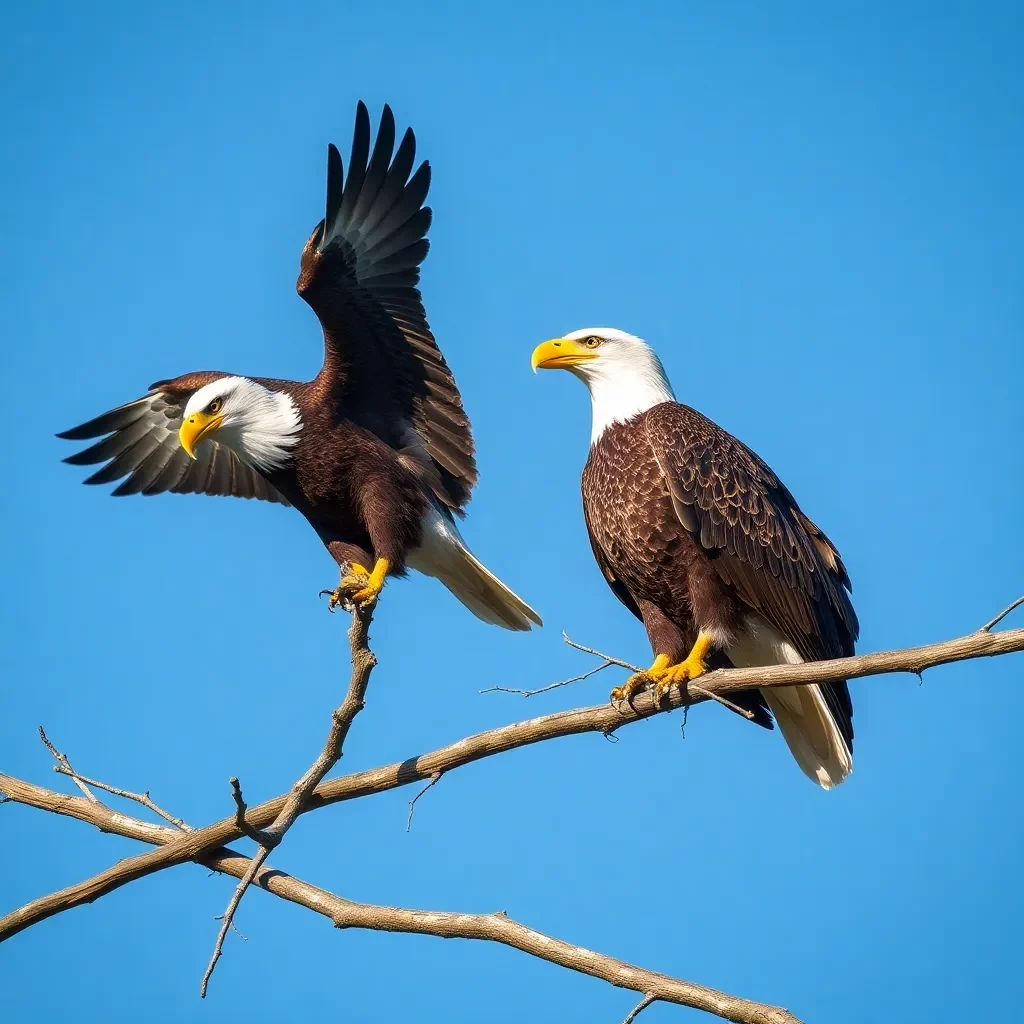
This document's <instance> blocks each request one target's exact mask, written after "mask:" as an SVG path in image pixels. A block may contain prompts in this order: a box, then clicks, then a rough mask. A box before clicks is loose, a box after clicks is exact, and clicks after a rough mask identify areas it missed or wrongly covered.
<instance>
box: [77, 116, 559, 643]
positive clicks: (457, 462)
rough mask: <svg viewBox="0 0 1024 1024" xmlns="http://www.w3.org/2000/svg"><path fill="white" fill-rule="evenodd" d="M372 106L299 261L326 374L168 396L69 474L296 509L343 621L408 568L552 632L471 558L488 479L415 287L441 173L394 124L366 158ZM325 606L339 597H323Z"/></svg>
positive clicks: (337, 163) (220, 378) (184, 382)
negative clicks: (473, 500)
mask: <svg viewBox="0 0 1024 1024" xmlns="http://www.w3.org/2000/svg"><path fill="white" fill-rule="evenodd" d="M370 138H371V131H370V118H369V114H368V113H367V110H366V107H365V106H364V105H363V104H362V103H360V104H359V106H358V108H357V112H356V121H355V134H354V139H353V143H352V156H351V159H350V162H349V171H348V177H347V178H346V177H345V176H344V173H343V169H342V160H341V156H340V154H339V153H338V150H337V149H336V148H335V147H334V146H333V145H332V146H330V147H329V148H328V153H327V212H326V216H325V217H324V219H323V220H322V221H321V222H320V223H319V224H318V225H317V226H316V227H315V228H314V229H313V233H312V235H311V236H310V237H309V240H308V241H307V242H306V245H305V248H304V249H303V252H302V259H301V267H300V272H299V278H298V285H297V287H298V292H299V294H300V295H301V296H302V298H303V299H305V300H306V302H308V303H309V305H310V306H311V307H312V308H313V311H314V312H315V313H316V315H317V317H318V319H319V320H320V324H321V326H322V328H323V335H324V362H323V367H322V368H321V370H320V372H319V373H318V374H317V375H316V377H315V378H314V379H313V380H311V381H308V382H304V383H300V382H297V381H289V380H276V379H273V378H267V377H243V376H239V375H237V374H230V373H223V372H219V371H199V372H195V373H186V374H184V375H183V376H180V377H174V378H172V379H169V380H161V381H157V383H155V384H153V385H151V387H150V389H149V392H148V393H147V394H145V395H143V396H142V397H141V398H138V399H136V400H135V401H134V402H129V403H128V404H127V405H122V406H120V407H119V408H117V409H113V410H112V411H110V412H106V413H104V414H103V415H101V416H98V417H96V418H95V419H93V420H90V421H89V422H88V423H84V424H82V425H81V426H79V427H75V428H73V429H72V430H68V431H65V432H64V433H62V434H59V435H58V436H59V437H62V438H66V439H67V440H72V441H79V440H83V439H86V438H97V437H102V438H103V440H101V441H99V442H98V443H96V444H93V445H91V446H90V447H88V448H86V449H85V450H84V451H80V452H78V453H77V454H75V455H72V456H71V457H70V458H67V459H65V460H64V461H65V462H69V463H71V464H72V465H76V466H81V465H93V464H97V463H105V465H104V466H103V467H102V468H101V469H100V470H99V471H98V472H96V473H94V474H93V475H92V476H90V477H89V478H88V479H87V480H86V481H85V483H87V484H102V483H109V482H112V481H114V480H119V479H121V478H122V477H127V479H125V480H124V482H123V483H121V484H120V485H119V486H118V487H117V488H116V489H115V490H114V492H113V493H114V494H117V495H123V494H157V493H159V492H162V491H171V492H174V493H202V494H224V495H233V496H235V497H239V498H260V499H262V500H264V501H274V502H280V503H282V504H285V505H293V506H294V507H295V508H296V509H298V511H299V512H301V513H302V515H303V516H305V517H306V519H307V520H308V522H309V523H310V525H311V526H312V527H313V529H314V530H315V531H316V532H317V534H318V535H319V537H320V539H321V541H323V543H324V544H325V545H326V547H327V549H328V551H329V552H330V554H331V555H332V556H333V557H334V559H335V561H336V562H337V563H338V566H339V567H340V569H341V574H342V579H341V583H340V585H339V586H338V587H337V589H335V590H334V591H333V592H331V600H330V606H331V609H332V610H333V609H334V608H335V607H336V606H337V605H339V604H352V603H354V604H358V605H360V606H364V607H365V606H368V605H370V604H372V603H373V602H375V601H376V600H377V597H378V595H379V594H380V591H381V588H382V587H383V585H384V581H385V579H386V578H387V577H390V576H399V575H403V574H404V572H405V570H406V567H407V566H408V567H411V568H414V569H417V570H419V571H420V572H423V573H426V574H427V575H430V576H435V577H437V578H438V579H440V581H441V582H442V583H443V584H444V585H445V586H446V587H447V588H448V589H449V590H450V591H451V592H452V593H453V594H454V595H455V596H456V597H457V598H458V599H459V601H461V602H462V603H463V604H464V605H465V606H466V607H467V608H468V609H469V610H470V611H471V612H473V613H474V614H475V615H476V616H478V617H479V618H481V619H483V620H484V621H485V622H489V623H493V624H495V625H498V626H503V627H505V628H506V629H514V630H527V629H530V628H531V626H532V625H533V624H537V625H539V624H540V618H539V617H538V616H537V613H536V612H535V611H533V609H532V608H530V607H529V606H528V605H526V604H525V603H524V602H523V601H521V600H520V599H519V598H518V597H517V596H516V595H515V594H513V593H512V591H511V590H509V589H508V588H507V587H506V586H505V585H504V584H503V583H501V582H500V580H498V579H497V578H496V577H495V576H494V575H492V574H491V573H490V572H489V571H488V570H487V569H486V568H484V566H483V565H482V564H481V563H480V562H479V561H478V560H477V559H476V558H475V557H474V556H473V555H472V554H471V553H470V551H469V549H468V548H467V547H466V545H465V543H464V542H463V540H462V537H461V536H460V534H459V531H458V529H457V528H456V525H455V518H454V517H455V516H460V515H462V514H463V512H462V510H463V507H464V506H465V504H466V503H467V502H468V501H469V497H470V492H471V491H472V489H473V486H474V484H475V483H476V479H477V470H476V463H475V461H474V457H473V437H472V434H471V431H470V424H469V419H468V418H467V416H466V413H465V412H464V411H463V408H462V398H461V396H460V395H459V390H458V388H457V387H456V385H455V379H454V377H453V376H452V373H451V370H449V369H448V365H447V363H446V362H445V359H444V356H442V355H441V352H440V350H439V349H438V347H437V343H436V342H435V341H434V336H433V334H432V333H431V331H430V328H429V326H428V325H427V320H426V314H425V312H424V309H423V303H422V300H421V298H420V292H419V289H418V287H417V285H418V283H419V276H420V271H419V267H420V264H421V263H422V262H423V259H424V257H425V256H426V254H427V246H428V243H427V239H426V237H425V235H426V232H427V229H428V227H429V225H430V219H431V212H430V209H429V208H428V207H425V206H424V205H423V202H424V200H425V198H426V195H427V189H428V187H429V184H430V167H429V165H428V164H427V163H425V162H424V163H422V164H421V165H420V166H419V168H418V169H417V170H416V171H415V173H412V174H410V172H412V169H413V164H414V159H415V152H416V140H415V136H414V135H413V132H412V130H411V129H409V130H408V131H406V133H405V135H404V137H403V138H402V140H401V142H400V143H399V145H398V148H397V150H395V119H394V116H393V115H392V113H391V110H390V108H389V107H387V106H385V107H384V112H383V115H382V116H381V120H380V125H379V128H378V131H377V138H376V143H375V144H374V146H373V150H372V153H371V151H370ZM325 593H327V592H326V591H325Z"/></svg>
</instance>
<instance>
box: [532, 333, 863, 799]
mask: <svg viewBox="0 0 1024 1024" xmlns="http://www.w3.org/2000/svg"><path fill="white" fill-rule="evenodd" d="M533 367H534V369H535V370H536V369H565V370H569V371H570V372H571V373H573V374H575V375H576V376H577V377H579V378H580V379H581V380H582V381H583V382H584V383H585V384H586V385H587V388H588V389H589V391H590V397H591V403H592V406H593V430H592V434H591V447H590V457H589V458H588V459H587V464H586V467H585V468H584V470H583V508H584V515H585V518H586V523H587V530H588V531H589V534H590V542H591V546H592V547H593V551H594V556H595V558H596V559H597V563H598V565H599V567H600V569H601V572H602V573H603V574H604V577H605V579H606V580H607V581H608V583H609V585H610V586H611V588H612V590H613V592H614V593H615V595H616V597H618V598H619V600H620V601H621V602H622V603H623V604H624V605H625V606H626V607H627V608H628V609H629V610H630V611H631V612H632V613H633V614H634V615H635V616H637V618H639V619H642V620H643V623H644V626H645V627H646V630H647V635H648V638H649V639H650V642H651V647H652V648H653V650H654V654H655V660H654V664H653V665H651V667H650V668H649V669H648V670H647V671H646V672H643V673H638V674H637V675H635V676H633V677H631V678H630V679H629V680H627V682H626V685H625V686H623V687H620V688H617V689H616V690H614V691H612V698H613V699H623V698H625V699H629V698H630V697H631V696H632V694H633V693H635V692H636V691H637V689H639V688H641V687H644V686H647V685H649V684H651V683H653V684H654V686H655V689H656V693H657V695H658V696H659V697H660V696H661V695H663V694H664V693H666V692H667V691H668V689H669V688H670V687H671V686H672V685H673V684H676V683H680V684H684V685H685V683H686V681H687V680H690V679H696V678H698V677H699V676H700V675H702V674H703V673H704V672H706V671H708V670H709V669H712V668H724V667H729V666H736V667H746V666H752V665H774V664H795V663H799V662H802V661H818V660H822V659H827V658H841V657H845V656H848V655H852V654H853V646H854V642H855V641H856V639H857V633H858V625H857V616H856V614H855V613H854V610H853V605H852V604H851V602H850V595H849V592H850V590H851V587H850V578H849V576H848V575H847V572H846V567H845V566H844V565H843V561H842V559H841V558H840V557H839V552H838V551H837V550H836V548H835V546H834V545H833V544H832V542H831V541H830V540H829V539H828V537H826V536H825V534H824V533H822V531H821V530H820V529H818V527H817V526H815V525H814V523H813V522H811V520H810V519H808V517H807V516H806V515H804V513H803V512H802V511H801V510H800V506H799V505H798V504H797V503H796V499H795V498H794V497H793V495H792V494H790V492H789V491H788V490H787V489H786V487H785V486H784V485H783V483H782V482H781V481H780V480H779V478H778V477H777V476H776V475H775V474H774V473H773V472H772V470H771V469H770V468H769V467H768V466H767V465H766V464H765V463H764V462H763V461H762V460H761V459H760V458H758V456H757V455H756V454H755V453H754V452H752V451H751V450H750V449H749V448H748V447H747V446H746V445H745V444H743V443H742V442H741V441H738V440H737V439H736V438H735V437H733V436H732V435H731V434H728V433H726V432H725V431H724V430H723V429H722V428H721V427H719V426H718V425H717V424H715V423H712V422H711V420H709V419H708V418H707V417H705V416H702V415H701V414H700V413H699V412H697V411H696V410H695V409H691V408H689V407H688V406H685V405H680V404H679V403H678V402H676V400H675V395H674V394H673V392H672V388H671V386H670V385H669V382H668V378H667V377H666V375H665V370H664V368H663V367H662V364H661V361H660V360H659V359H658V357H657V355H656V354H655V353H654V351H653V350H652V349H651V348H650V346H649V345H647V343H646V342H644V341H642V340H641V339H640V338H637V337H634V336H633V335H631V334H626V333H624V332H622V331H616V330H610V329H607V328H600V329H593V328H590V329H586V330H581V331H574V332H573V333H572V334H568V335H566V336H565V337H564V338H555V339H553V340H551V341H546V342H544V343H543V344H542V345H539V346H537V348H536V349H535V350H534V353H533ZM730 699H731V700H732V701H733V702H734V703H736V704H737V705H739V706H741V707H742V708H743V709H744V710H745V711H746V712H747V713H748V714H751V715H752V716H753V718H754V721H755V722H757V723H758V724H760V725H763V726H765V727H766V728H768V729H770V728H772V714H774V716H775V720H776V721H777V722H778V724H779V728H780V730H781V732H782V735H783V738H784V739H785V740H786V743H787V744H788V745H789V749H790V750H791V751H792V753H793V756H794V758H795V759H796V762H797V764H798V765H799V766H800V768H801V769H802V770H803V772H804V774H806V775H807V776H808V777H809V778H810V779H811V780H812V781H814V782H817V783H818V784H819V785H820V786H822V787H823V788H825V789H831V788H832V787H833V786H836V785H838V784H839V783H840V782H842V781H843V779H845V778H846V777H847V776H848V775H849V774H850V772H851V771H852V770H853V705H852V703H851V701H850V693H849V690H848V688H847V685H846V683H845V682H839V683H817V684H812V685H806V686H787V687H771V688H765V689H764V690H763V691H758V690H752V691H744V692H740V693H736V694H733V695H731V698H730Z"/></svg>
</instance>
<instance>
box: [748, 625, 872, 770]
mask: <svg viewBox="0 0 1024 1024" xmlns="http://www.w3.org/2000/svg"><path fill="white" fill-rule="evenodd" d="M728 654H729V660H730V661H732V663H733V664H734V665H735V666H736V667H737V668H747V667H749V666H754V665H786V664H789V665H799V664H801V663H802V662H803V660H804V659H803V658H802V657H801V656H800V654H799V652H798V651H797V650H796V648H795V647H794V646H793V645H792V644H791V643H790V642H789V641H788V640H787V639H786V638H785V637H783V636H782V635H781V634H779V633H778V632H777V631H776V630H775V629H773V628H772V627H771V626H770V625H769V624H768V623H767V622H766V621H764V620H763V619H761V618H760V617H752V618H751V619H750V620H749V621H748V623H747V629H746V630H744V631H743V632H742V633H741V634H740V635H739V636H737V637H736V638H735V639H734V641H733V643H732V644H731V646H730V647H729V650H728ZM836 685H841V684H836ZM761 694H762V696H763V697H764V699H765V703H766V704H767V705H768V708H769V710H770V711H771V713H772V714H773V715H774V716H775V721H776V724H777V725H778V727H779V732H781V733H782V738H783V739H784V740H785V741H786V745H787V746H788V747H789V750H790V753H791V754H792V755H793V758H794V760H795V761H796V763H797V764H798V765H799V766H800V770H801V771H802V772H803V773H804V775H806V776H807V777H808V778H809V779H810V780H811V781H812V782H816V783H817V784H818V785H819V786H821V788H822V789H832V788H833V787H835V786H838V785H839V783H840V782H842V781H843V779H845V778H846V777H847V776H848V775H849V774H850V773H851V772H852V771H853V752H852V750H851V744H850V743H848V742H847V740H846V738H845V737H844V736H843V732H842V729H841V728H840V724H839V723H838V722H837V721H836V717H835V715H833V713H832V711H831V710H830V708H829V705H828V701H827V700H826V697H825V693H824V692H823V689H822V687H821V686H820V685H819V684H817V683H810V684H807V685H805V686H766V687H765V688H764V689H763V690H762V691H761Z"/></svg>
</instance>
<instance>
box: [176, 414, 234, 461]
mask: <svg viewBox="0 0 1024 1024" xmlns="http://www.w3.org/2000/svg"><path fill="white" fill-rule="evenodd" d="M223 422H224V417H223V416H220V415H214V416H211V415H210V414H209V413H205V412H197V413H193V414H192V415H191V416H189V418H188V419H186V420H182V423H181V429H180V430H179V431H178V440H179V441H180V442H181V447H182V448H184V449H185V451H187V452H188V454H189V455H190V456H191V457H192V458H193V459H194V458H195V457H196V448H197V447H198V446H199V442H200V441H202V440H203V438H205V437H208V436H209V435H210V434H213V433H215V432H216V431H217V429H218V428H219V427H220V425H221V424H222V423H223Z"/></svg>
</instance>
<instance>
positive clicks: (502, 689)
mask: <svg viewBox="0 0 1024 1024" xmlns="http://www.w3.org/2000/svg"><path fill="white" fill-rule="evenodd" d="M616 664H618V662H614V661H608V660H607V659H606V660H605V661H603V662H602V663H601V664H600V665H598V666H597V668H592V669H591V670H590V671H589V672H584V673H583V674H582V675H578V676H573V677H572V678H571V679H563V680H561V681H560V682H557V683H548V685H547V686H541V687H540V688H539V689H536V690H516V689H513V688H512V687H511V686H488V687H485V688H484V689H483V690H477V691H476V692H477V693H518V694H519V696H520V697H536V696H537V694H538V693H547V692H548V690H557V689H558V688H559V687H560V686H568V685H569V684H570V683H579V682H582V681H583V680H584V679H589V678H590V677H591V676H593V675H597V673H598V672H603V671H604V670H605V669H606V668H611V667H612V665H616Z"/></svg>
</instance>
